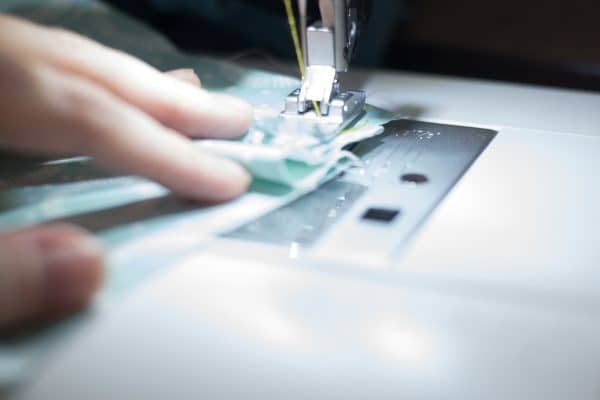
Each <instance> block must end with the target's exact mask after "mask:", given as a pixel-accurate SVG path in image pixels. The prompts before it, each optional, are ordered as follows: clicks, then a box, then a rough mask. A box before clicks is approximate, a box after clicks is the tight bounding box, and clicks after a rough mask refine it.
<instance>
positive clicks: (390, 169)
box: [229, 120, 496, 262]
mask: <svg viewBox="0 0 600 400" xmlns="http://www.w3.org/2000/svg"><path fill="white" fill-rule="evenodd" d="M495 136H496V132H495V131H492V130H489V129H480V128H471V127H464V126H452V125H444V124H434V123H427V122H419V121H412V120H398V121H393V122H390V123H389V124H387V126H386V132H385V134H384V135H383V136H379V137H375V138H373V139H369V140H367V141H364V142H362V143H360V144H358V145H357V146H355V147H354V148H353V149H352V151H353V152H354V153H355V154H356V155H358V156H359V157H360V158H361V159H362V160H363V163H364V165H363V166H362V167H361V168H358V169H355V170H351V171H349V172H348V173H346V174H345V175H343V176H342V177H339V178H338V179H337V180H336V181H335V182H333V183H331V184H329V185H327V186H326V187H325V188H324V189H323V190H319V191H317V192H314V193H311V194H309V195H307V196H305V197H304V198H302V199H300V200H298V201H296V202H294V203H292V204H290V205H288V206H286V207H284V208H283V209H280V210H277V211H275V212H273V213H271V214H269V215H267V216H265V217H263V218H261V219H259V220H257V221H255V222H252V223H250V224H249V225H247V226H244V227H242V228H241V229H239V230H237V231H235V232H233V233H232V234H230V235H229V237H232V238H238V239H245V240H253V241H264V242H268V243H276V244H283V245H287V246H289V245H290V244H291V243H298V244H299V245H301V246H314V248H313V250H312V251H313V253H314V254H316V255H317V256H318V257H325V258H328V257H329V258H332V259H335V260H337V261H340V260H341V261H343V260H346V259H349V260H352V261H354V262H355V261H357V260H365V261H367V262H373V261H375V260H382V261H384V260H385V259H386V258H388V257H389V256H391V255H393V254H394V252H396V251H397V250H398V248H399V247H401V246H402V244H403V243H406V241H407V240H408V239H409V238H410V236H411V235H412V234H413V233H414V232H415V231H416V230H417V228H418V227H419V225H420V224H422V223H423V221H424V220H425V219H426V218H427V216H428V215H429V214H430V213H431V212H432V211H433V210H434V209H435V207H436V206H437V205H438V204H439V203H440V202H441V201H442V200H443V199H444V197H445V196H446V194H447V193H448V192H449V191H450V190H451V189H452V187H453V186H454V185H455V183H456V182H457V181H458V180H459V179H460V177H461V176H462V175H463V174H464V173H465V172H466V171H467V169H468V168H469V167H470V166H471V164H472V163H473V162H474V161H475V159H477V157H478V156H479V155H480V154H481V152H482V151H483V150H484V149H485V148H486V147H487V146H488V144H489V143H490V142H491V141H492V140H493V139H494V137H495ZM378 209H382V210H384V211H385V210H389V211H391V212H392V213H395V214H396V215H397V216H396V215H395V218H393V220H392V221H389V222H385V221H382V220H381V219H379V220H376V221H375V220H374V219H376V218H364V216H365V213H367V216H368V214H369V210H370V211H371V214H375V215H382V213H381V212H379V213H378V212H376V211H377V210H378ZM383 214H385V213H383ZM333 225H335V229H330V228H332V226H333ZM375 237H376V238H377V240H365V238H375Z"/></svg>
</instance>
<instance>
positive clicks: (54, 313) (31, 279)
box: [0, 224, 103, 331]
mask: <svg viewBox="0 0 600 400" xmlns="http://www.w3.org/2000/svg"><path fill="white" fill-rule="evenodd" d="M102 264H103V263H102V251H101V247H100V245H99V244H98V243H97V242H96V240H95V239H94V238H93V237H91V236H89V235H88V234H87V233H85V232H84V231H83V230H81V229H79V228H76V227H73V226H68V225H62V224H59V225H48V226H40V227H36V228H31V229H26V230H23V231H19V232H10V233H2V234H0V331H2V330H5V329H14V328H22V327H25V326H26V325H27V324H30V323H33V322H45V321H48V320H50V319H53V318H58V317H61V316H63V315H65V314H67V313H70V312H74V311H77V310H79V309H81V308H82V307H84V306H85V305H86V304H87V303H88V302H89V300H90V299H91V297H92V295H93V294H94V293H95V292H96V290H97V289H98V287H99V286H100V283H101V281H102V276H103V273H102V271H103V265H102Z"/></svg>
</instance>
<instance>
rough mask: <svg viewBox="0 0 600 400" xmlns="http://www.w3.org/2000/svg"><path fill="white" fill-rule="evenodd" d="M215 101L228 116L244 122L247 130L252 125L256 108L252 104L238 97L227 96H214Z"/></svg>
mask: <svg viewBox="0 0 600 400" xmlns="http://www.w3.org/2000/svg"><path fill="white" fill-rule="evenodd" d="M213 100H214V102H215V103H216V104H218V106H219V107H220V108H222V110H223V111H224V112H226V113H227V115H229V116H231V117H234V118H237V119H238V120H240V121H242V123H243V124H244V125H245V129H244V130H247V129H248V128H249V127H250V124H251V123H252V115H253V113H254V107H253V106H252V104H250V103H248V102H247V101H245V100H242V99H239V98H237V97H233V96H229V95H225V94H213Z"/></svg>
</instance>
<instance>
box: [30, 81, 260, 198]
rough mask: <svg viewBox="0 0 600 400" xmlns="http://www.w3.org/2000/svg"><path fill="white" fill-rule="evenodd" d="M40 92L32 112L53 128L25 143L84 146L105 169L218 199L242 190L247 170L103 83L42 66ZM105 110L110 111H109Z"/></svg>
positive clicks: (69, 148)
mask: <svg viewBox="0 0 600 400" xmlns="http://www.w3.org/2000/svg"><path fill="white" fill-rule="evenodd" d="M37 74H38V75H39V78H38V81H40V82H41V84H40V86H41V88H39V89H37V90H38V91H39V93H40V95H38V96H37V97H38V98H42V99H44V98H45V99H46V103H45V104H43V105H40V106H39V107H38V110H36V112H35V114H36V115H37V116H38V118H39V117H41V118H44V116H46V119H47V121H46V125H48V124H49V122H48V121H54V123H53V125H52V126H51V127H50V128H51V129H52V130H53V132H52V134H51V135H46V137H50V138H53V140H52V142H48V141H47V140H44V138H43V137H42V138H40V137H38V136H37V135H36V134H35V132H36V131H35V130H30V132H34V133H33V134H31V137H29V138H27V136H26V135H20V140H25V139H28V143H27V146H26V147H28V148H29V149H31V148H33V147H35V146H37V145H44V146H45V148H44V150H47V149H48V148H50V147H51V146H55V147H54V148H53V150H54V151H55V152H67V153H75V152H83V154H85V155H89V156H91V157H93V158H94V161H95V162H96V163H97V164H100V165H102V166H104V167H106V168H107V169H110V170H113V171H118V172H125V173H128V174H134V175H141V176H146V177H148V178H150V179H153V180H155V181H157V182H159V183H161V184H163V185H165V186H167V187H169V188H170V189H172V190H174V191H175V192H177V193H178V194H181V195H183V196H186V197H189V198H192V199H196V200H202V201H208V202H220V201H225V200H229V199H231V198H234V197H237V196H239V195H240V194H242V193H243V192H244V191H245V190H246V189H247V187H248V185H249V183H250V176H249V174H248V173H247V172H246V171H245V170H244V169H243V168H241V167H240V166H239V165H237V164H235V163H234V162H232V161H229V160H226V159H221V158H217V157H214V156H211V155H209V154H205V153H203V152H201V151H200V150H199V149H197V148H196V147H194V146H193V143H192V142H191V141H190V140H189V139H187V138H185V137H183V136H181V135H179V134H177V133H176V132H174V131H173V130H171V129H169V128H166V127H165V126H163V125H162V124H160V123H158V122H156V121H155V120H154V119H152V118H150V117H149V116H147V115H146V114H144V113H143V112H140V111H139V110H138V109H136V108H135V107H133V106H131V105H130V104H128V103H126V102H125V101H123V100H121V99H120V98H118V97H116V96H114V95H113V94H112V93H110V92H108V91H106V90H104V89H103V88H101V87H99V86H97V85H95V84H93V83H90V82H86V81H84V80H79V79H76V78H73V77H67V76H63V75H62V73H61V72H59V71H55V70H40V71H38V72H37ZM107 116H109V117H107Z"/></svg>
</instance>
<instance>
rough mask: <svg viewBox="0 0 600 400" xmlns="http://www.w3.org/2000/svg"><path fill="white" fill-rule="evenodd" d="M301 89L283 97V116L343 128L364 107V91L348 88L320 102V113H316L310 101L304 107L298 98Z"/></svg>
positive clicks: (353, 119) (358, 114)
mask: <svg viewBox="0 0 600 400" xmlns="http://www.w3.org/2000/svg"><path fill="white" fill-rule="evenodd" d="M300 94H301V89H296V90H294V91H293V92H292V93H290V94H289V95H288V96H287V98H286V99H285V109H284V111H283V113H282V114H281V115H282V117H283V118H290V119H292V118H295V119H304V120H309V121H311V122H315V123H321V122H322V123H323V124H324V125H337V126H339V127H340V128H343V127H345V126H347V125H349V124H350V123H352V122H353V121H355V120H356V119H357V118H358V117H359V116H360V115H361V114H362V111H363V109H364V107H365V101H366V96H365V92H363V91H360V90H349V91H347V92H341V93H339V94H337V95H335V96H333V97H332V100H331V101H330V102H329V103H328V104H327V105H325V106H324V104H325V103H320V106H321V107H320V113H321V115H320V116H319V115H317V113H316V111H315V110H314V107H313V104H312V102H310V101H309V102H306V103H307V104H305V105H304V108H302V107H299V104H302V101H301V100H300Z"/></svg>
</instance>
